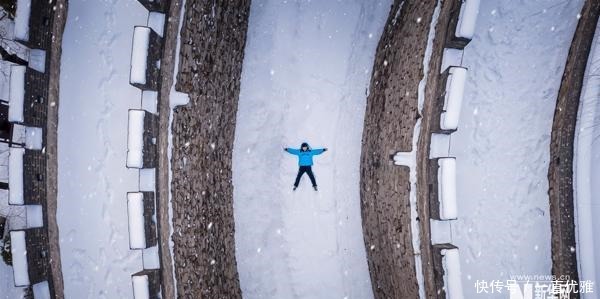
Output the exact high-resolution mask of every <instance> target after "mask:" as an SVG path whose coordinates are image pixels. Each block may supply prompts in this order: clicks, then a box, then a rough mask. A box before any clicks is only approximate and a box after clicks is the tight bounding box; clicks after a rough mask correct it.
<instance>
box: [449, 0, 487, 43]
mask: <svg viewBox="0 0 600 299" xmlns="http://www.w3.org/2000/svg"><path fill="white" fill-rule="evenodd" d="M479 1H480V0H453V3H452V4H453V7H452V9H451V11H450V23H449V24H448V35H447V37H446V47H448V48H455V49H464V47H466V46H467V45H468V44H469V42H470V41H471V39H473V35H474V34H475V24H476V22H477V15H478V14H479Z"/></svg>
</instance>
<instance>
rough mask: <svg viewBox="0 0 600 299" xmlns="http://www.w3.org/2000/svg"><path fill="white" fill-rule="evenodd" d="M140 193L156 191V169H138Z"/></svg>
mask: <svg viewBox="0 0 600 299" xmlns="http://www.w3.org/2000/svg"><path fill="white" fill-rule="evenodd" d="M139 189H140V191H152V192H154V191H156V168H143V169H140V188H139Z"/></svg>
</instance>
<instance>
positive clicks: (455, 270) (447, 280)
mask: <svg viewBox="0 0 600 299" xmlns="http://www.w3.org/2000/svg"><path fill="white" fill-rule="evenodd" d="M441 254H442V256H443V262H442V265H443V267H444V285H445V287H446V298H448V299H462V298H464V295H463V289H462V278H461V274H460V255H459V254H458V248H452V249H442V250H441Z"/></svg>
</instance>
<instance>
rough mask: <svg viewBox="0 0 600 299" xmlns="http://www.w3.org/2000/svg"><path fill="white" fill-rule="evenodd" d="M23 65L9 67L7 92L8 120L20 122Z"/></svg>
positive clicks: (23, 75) (22, 102)
mask: <svg viewBox="0 0 600 299" xmlns="http://www.w3.org/2000/svg"><path fill="white" fill-rule="evenodd" d="M26 69H27V68H26V67H25V66H21V65H13V66H11V68H10V88H9V92H8V105H9V108H8V121H10V122H17V123H22V122H23V120H24V117H23V104H24V102H25V71H26Z"/></svg>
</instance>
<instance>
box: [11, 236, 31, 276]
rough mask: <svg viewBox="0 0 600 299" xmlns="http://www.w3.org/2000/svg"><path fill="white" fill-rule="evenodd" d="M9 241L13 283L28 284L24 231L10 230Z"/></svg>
mask: <svg viewBox="0 0 600 299" xmlns="http://www.w3.org/2000/svg"><path fill="white" fill-rule="evenodd" d="M10 242H11V247H10V252H11V254H12V262H13V271H14V275H15V285H16V286H28V285H29V267H28V265H27V246H26V244H25V231H22V230H19V231H11V232H10Z"/></svg>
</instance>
